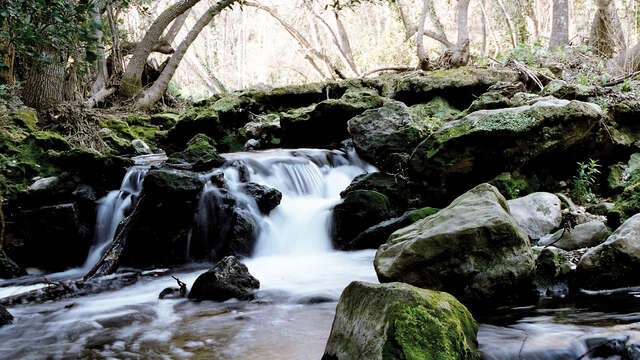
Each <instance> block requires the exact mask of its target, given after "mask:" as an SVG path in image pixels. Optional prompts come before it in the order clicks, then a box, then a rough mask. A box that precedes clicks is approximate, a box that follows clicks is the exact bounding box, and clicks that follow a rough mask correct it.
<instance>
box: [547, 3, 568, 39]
mask: <svg viewBox="0 0 640 360" xmlns="http://www.w3.org/2000/svg"><path fill="white" fill-rule="evenodd" d="M564 45H569V0H553V24H552V27H551V40H549V47H550V48H554V47H557V46H564Z"/></svg>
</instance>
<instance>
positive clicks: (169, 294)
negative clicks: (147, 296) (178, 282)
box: [158, 287, 187, 300]
mask: <svg viewBox="0 0 640 360" xmlns="http://www.w3.org/2000/svg"><path fill="white" fill-rule="evenodd" d="M185 290H186V289H185ZM186 296H187V294H186V291H181V289H180V288H177V287H168V288H165V289H163V290H162V291H161V292H160V295H158V299H161V300H162V299H180V298H183V297H186Z"/></svg>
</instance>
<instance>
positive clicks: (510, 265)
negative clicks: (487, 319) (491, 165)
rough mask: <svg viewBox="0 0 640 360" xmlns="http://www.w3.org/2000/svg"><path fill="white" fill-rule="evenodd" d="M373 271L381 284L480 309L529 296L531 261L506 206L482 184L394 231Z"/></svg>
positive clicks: (524, 239) (525, 239)
mask: <svg viewBox="0 0 640 360" xmlns="http://www.w3.org/2000/svg"><path fill="white" fill-rule="evenodd" d="M374 266H375V269H376V273H377V274H378V279H380V281H381V282H390V281H402V282H406V283H409V284H412V285H415V286H419V287H422V288H429V289H435V290H442V291H447V292H450V293H451V294H453V295H454V296H456V297H458V298H459V299H461V301H463V302H465V303H469V304H479V305H482V304H487V303H491V304H495V303H496V302H508V301H510V300H515V299H518V298H521V297H526V296H527V295H530V294H531V293H529V292H528V291H526V290H530V288H529V286H530V285H529V284H530V279H531V276H532V274H533V270H534V258H533V254H532V251H531V246H530V243H529V238H528V237H527V235H526V234H525V233H524V232H523V231H522V230H521V229H520V227H519V226H518V224H517V222H516V220H515V219H514V218H513V217H512V216H511V214H510V211H509V205H508V204H507V201H506V200H505V199H504V197H503V196H502V195H500V193H499V192H498V191H497V190H496V188H495V187H493V186H491V185H489V184H482V185H478V186H476V187H475V188H473V189H472V190H470V191H468V192H467V193H465V194H463V195H461V196H460V197H458V198H457V199H455V200H454V201H453V202H452V203H451V204H450V205H449V206H448V207H446V208H445V209H442V210H440V211H439V212H438V213H436V214H434V215H432V216H429V217H427V218H425V219H422V220H420V221H418V222H416V223H414V224H413V225H411V226H408V227H406V228H403V229H400V230H398V231H396V232H394V233H393V234H392V235H391V237H390V238H389V240H388V241H387V243H385V244H383V245H382V246H380V248H379V249H378V251H377V253H376V257H375V261H374Z"/></svg>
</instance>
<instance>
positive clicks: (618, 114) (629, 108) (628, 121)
mask: <svg viewBox="0 0 640 360" xmlns="http://www.w3.org/2000/svg"><path fill="white" fill-rule="evenodd" d="M610 109H611V113H612V115H613V120H614V121H616V122H617V123H619V124H623V125H637V123H638V117H639V116H640V101H638V100H630V99H628V100H623V101H620V102H618V103H615V104H614V105H613V106H611V108H610Z"/></svg>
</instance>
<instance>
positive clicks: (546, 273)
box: [534, 248, 571, 286]
mask: <svg viewBox="0 0 640 360" xmlns="http://www.w3.org/2000/svg"><path fill="white" fill-rule="evenodd" d="M538 252H539V253H538V254H537V257H536V272H535V279H534V281H535V283H536V285H538V286H544V285H548V284H550V283H552V282H554V281H556V280H558V279H559V278H560V277H562V276H566V275H567V274H569V272H571V263H570V262H569V259H568V258H567V256H566V254H565V252H564V251H562V250H560V249H552V248H544V249H542V250H539V251H538Z"/></svg>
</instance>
